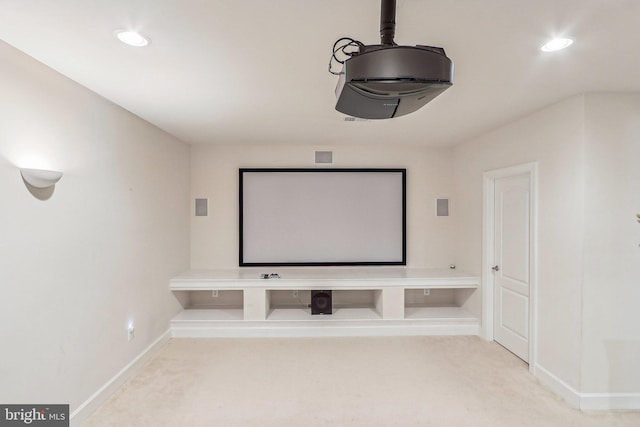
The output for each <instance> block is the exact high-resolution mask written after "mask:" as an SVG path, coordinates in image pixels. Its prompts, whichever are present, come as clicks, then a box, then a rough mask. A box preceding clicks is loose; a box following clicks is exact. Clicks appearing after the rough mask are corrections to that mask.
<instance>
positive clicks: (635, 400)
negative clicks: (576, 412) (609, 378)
mask: <svg viewBox="0 0 640 427" xmlns="http://www.w3.org/2000/svg"><path fill="white" fill-rule="evenodd" d="M580 409H581V410H583V411H638V410H640V393H582V394H580Z"/></svg>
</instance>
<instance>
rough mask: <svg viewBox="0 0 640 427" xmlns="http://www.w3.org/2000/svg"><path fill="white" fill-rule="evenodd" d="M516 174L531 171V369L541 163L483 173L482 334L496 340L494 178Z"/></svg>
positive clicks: (534, 350) (531, 364)
mask: <svg viewBox="0 0 640 427" xmlns="http://www.w3.org/2000/svg"><path fill="white" fill-rule="evenodd" d="M516 175H529V195H530V196H529V197H530V204H529V220H530V228H529V274H530V284H529V286H530V288H529V371H530V372H533V370H534V367H535V366H536V361H537V345H536V344H537V342H536V341H537V340H536V338H537V334H536V331H537V324H538V322H537V315H538V312H537V300H538V239H537V235H538V233H537V230H538V163H537V162H532V163H524V164H521V165H515V166H510V167H506V168H501V169H495V170H491V171H487V172H485V173H484V174H483V226H482V242H483V244H482V330H481V333H482V336H483V338H484V339H486V340H488V341H493V340H494V333H493V327H494V322H493V319H494V310H495V299H494V297H495V282H494V275H493V271H492V270H491V267H493V266H494V265H495V259H494V258H495V244H496V242H495V181H496V180H497V179H500V178H508V177H511V176H516Z"/></svg>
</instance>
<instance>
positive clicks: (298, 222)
mask: <svg viewBox="0 0 640 427" xmlns="http://www.w3.org/2000/svg"><path fill="white" fill-rule="evenodd" d="M239 196H240V197H239V203H240V206H239V207H240V230H239V231H240V233H239V239H240V241H239V243H240V244H239V249H240V258H239V264H240V266H269V265H272V266H318V265H406V170H405V169H319V168H314V169H240V195H239Z"/></svg>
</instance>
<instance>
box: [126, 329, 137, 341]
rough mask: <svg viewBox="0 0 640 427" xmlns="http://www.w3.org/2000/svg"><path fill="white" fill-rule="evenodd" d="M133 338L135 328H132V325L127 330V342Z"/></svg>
mask: <svg viewBox="0 0 640 427" xmlns="http://www.w3.org/2000/svg"><path fill="white" fill-rule="evenodd" d="M135 337H136V328H134V327H133V325H131V326H129V329H128V330H127V341H131V340H132V339H134V338H135Z"/></svg>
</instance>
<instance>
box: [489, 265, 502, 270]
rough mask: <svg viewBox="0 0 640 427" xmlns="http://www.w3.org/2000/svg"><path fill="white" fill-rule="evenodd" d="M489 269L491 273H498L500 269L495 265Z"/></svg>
mask: <svg viewBox="0 0 640 427" xmlns="http://www.w3.org/2000/svg"><path fill="white" fill-rule="evenodd" d="M491 269H492V270H493V271H500V267H499V266H497V265H494V266H493V267H491Z"/></svg>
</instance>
